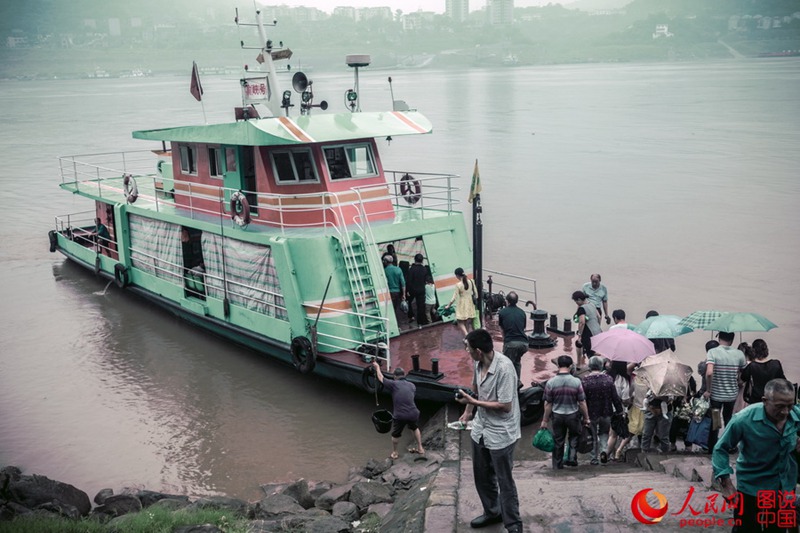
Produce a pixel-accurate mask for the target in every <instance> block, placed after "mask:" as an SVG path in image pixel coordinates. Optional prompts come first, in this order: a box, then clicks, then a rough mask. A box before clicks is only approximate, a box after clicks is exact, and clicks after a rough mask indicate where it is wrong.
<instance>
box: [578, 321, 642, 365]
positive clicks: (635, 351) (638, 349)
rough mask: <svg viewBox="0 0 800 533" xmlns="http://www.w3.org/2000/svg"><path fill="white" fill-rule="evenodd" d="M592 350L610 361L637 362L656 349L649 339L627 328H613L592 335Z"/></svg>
mask: <svg viewBox="0 0 800 533" xmlns="http://www.w3.org/2000/svg"><path fill="white" fill-rule="evenodd" d="M592 350H594V351H595V352H597V353H598V354H600V355H603V356H605V357H607V358H609V359H611V360H612V361H625V362H627V363H638V362H640V361H641V360H642V359H644V358H645V357H647V356H648V355H655V353H656V349H655V347H654V346H653V343H652V341H651V340H650V339H648V338H647V337H645V336H644V335H639V334H638V333H636V332H635V331H632V330H630V329H627V328H614V329H610V330H608V331H604V332H602V333H598V334H597V335H594V336H593V337H592Z"/></svg>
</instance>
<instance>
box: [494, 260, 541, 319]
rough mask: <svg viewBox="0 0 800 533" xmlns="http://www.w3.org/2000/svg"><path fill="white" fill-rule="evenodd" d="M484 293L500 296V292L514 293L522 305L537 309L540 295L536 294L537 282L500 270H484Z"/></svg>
mask: <svg viewBox="0 0 800 533" xmlns="http://www.w3.org/2000/svg"><path fill="white" fill-rule="evenodd" d="M483 272H484V274H486V276H484V279H483V286H484V291H485V292H488V293H489V294H498V293H500V291H503V292H504V293H508V292H509V291H514V292H516V293H517V295H518V296H519V301H520V305H532V306H533V308H534V309H536V307H537V305H538V301H539V299H538V295H537V293H536V280H535V279H534V278H529V277H526V276H520V275H517V274H509V273H508V272H500V271H498V270H490V269H488V268H484V269H483Z"/></svg>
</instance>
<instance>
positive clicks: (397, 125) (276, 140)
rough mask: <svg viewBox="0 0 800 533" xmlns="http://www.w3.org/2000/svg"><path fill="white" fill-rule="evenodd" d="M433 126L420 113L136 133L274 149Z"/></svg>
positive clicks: (136, 136)
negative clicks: (274, 147)
mask: <svg viewBox="0 0 800 533" xmlns="http://www.w3.org/2000/svg"><path fill="white" fill-rule="evenodd" d="M431 131H433V126H432V125H431V123H430V121H429V120H428V119H427V118H425V116H424V115H422V114H421V113H419V112H417V111H382V112H364V113H362V112H358V113H349V112H348V113H327V114H318V115H301V116H299V117H294V118H290V117H271V118H259V119H251V120H241V121H237V122H229V123H225V124H204V125H198V126H181V127H177V128H162V129H155V130H140V131H134V132H133V138H134V139H146V140H153V141H170V142H187V143H206V144H229V145H243V146H271V145H291V144H308V143H320V142H332V141H351V140H356V139H367V138H373V137H388V136H395V135H419V134H423V133H430V132H431Z"/></svg>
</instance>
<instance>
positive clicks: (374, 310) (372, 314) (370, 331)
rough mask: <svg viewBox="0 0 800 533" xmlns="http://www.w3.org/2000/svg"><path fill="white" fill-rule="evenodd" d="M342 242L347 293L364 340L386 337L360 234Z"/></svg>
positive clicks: (376, 292) (385, 329)
mask: <svg viewBox="0 0 800 533" xmlns="http://www.w3.org/2000/svg"><path fill="white" fill-rule="evenodd" d="M341 244H342V255H343V256H344V260H345V266H346V271H347V279H348V281H349V283H350V295H351V300H352V302H353V306H354V308H355V311H356V313H357V316H358V319H359V327H360V329H361V334H362V336H363V338H364V341H365V342H376V341H385V340H386V337H387V333H388V332H387V327H386V320H385V319H384V318H383V316H382V313H381V309H380V300H379V299H378V291H377V289H376V288H375V280H374V278H373V276H372V273H371V270H370V266H369V262H368V256H367V250H366V248H365V246H364V241H363V240H361V239H360V238H352V239H347V242H344V240H343V242H342V243H341Z"/></svg>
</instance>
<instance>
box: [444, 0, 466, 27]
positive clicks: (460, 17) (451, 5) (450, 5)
mask: <svg viewBox="0 0 800 533" xmlns="http://www.w3.org/2000/svg"><path fill="white" fill-rule="evenodd" d="M444 14H445V16H447V17H450V18H451V19H453V20H454V21H455V22H464V21H466V20H467V18H468V17H469V0H446V2H445V8H444Z"/></svg>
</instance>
